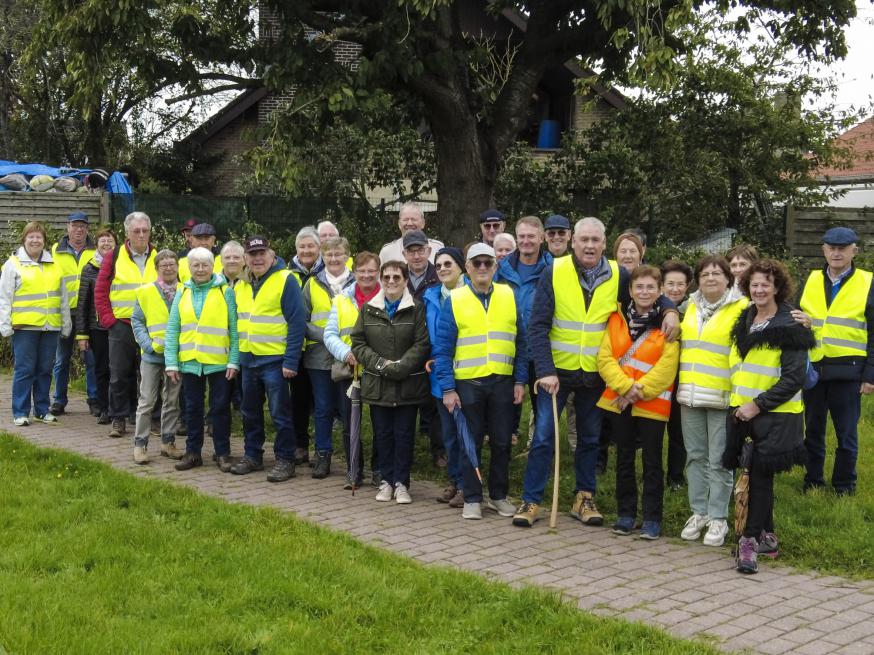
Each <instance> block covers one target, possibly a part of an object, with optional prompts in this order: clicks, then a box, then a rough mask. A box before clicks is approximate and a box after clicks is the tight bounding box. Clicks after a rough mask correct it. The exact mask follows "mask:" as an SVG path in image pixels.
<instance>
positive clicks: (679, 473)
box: [668, 385, 686, 484]
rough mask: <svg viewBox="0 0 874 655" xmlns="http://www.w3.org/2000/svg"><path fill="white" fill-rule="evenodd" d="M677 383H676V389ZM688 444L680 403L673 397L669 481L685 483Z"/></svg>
mask: <svg viewBox="0 0 874 655" xmlns="http://www.w3.org/2000/svg"><path fill="white" fill-rule="evenodd" d="M676 386H677V385H674V388H675V389H676ZM685 470H686V445H685V444H684V443H683V425H682V422H681V421H680V405H679V403H678V402H677V399H676V397H672V398H671V417H670V418H669V419H668V482H669V483H670V482H676V483H677V484H683V483H684V482H685V481H686V478H685V476H684V474H683V472H684V471H685Z"/></svg>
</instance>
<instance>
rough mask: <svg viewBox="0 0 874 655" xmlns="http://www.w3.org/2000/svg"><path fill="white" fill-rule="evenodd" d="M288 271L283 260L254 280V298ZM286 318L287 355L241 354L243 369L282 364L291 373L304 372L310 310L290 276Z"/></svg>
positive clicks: (284, 302)
mask: <svg viewBox="0 0 874 655" xmlns="http://www.w3.org/2000/svg"><path fill="white" fill-rule="evenodd" d="M284 268H285V262H283V261H282V259H280V258H279V257H277V258H276V261H275V262H273V266H271V267H270V269H269V270H268V271H267V272H266V273H265V274H264V275H262V276H261V278H260V279H255V277H254V276H252V282H251V284H252V296H253V297H255V296H257V295H258V291H259V290H260V289H261V287H262V286H263V285H264V282H266V281H267V278H269V277H270V276H271V275H273V274H274V273H275V272H276V271H281V270H282V269H284ZM280 304H281V305H282V316H283V317H284V318H285V322H286V323H288V334H287V335H286V337H285V354H284V355H253V354H252V353H244V352H241V353H240V365H241V366H245V367H247V368H254V367H256V366H264V365H265V364H273V363H276V362H280V361H281V362H282V367H283V368H287V369H289V370H291V371H300V357H301V351H302V350H303V336H304V333H305V332H306V326H307V325H306V309H305V308H304V306H303V295H301V291H300V287H299V286H298V284H297V280H296V279H294V276H293V275H289V276H288V278H286V280H285V287H284V288H283V289H282V298H281V299H280Z"/></svg>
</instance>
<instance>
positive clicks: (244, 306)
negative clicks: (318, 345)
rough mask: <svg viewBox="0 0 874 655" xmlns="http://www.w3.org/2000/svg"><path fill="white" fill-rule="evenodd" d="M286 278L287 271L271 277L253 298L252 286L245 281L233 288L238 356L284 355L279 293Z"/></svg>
mask: <svg viewBox="0 0 874 655" xmlns="http://www.w3.org/2000/svg"><path fill="white" fill-rule="evenodd" d="M289 275H291V271H289V270H281V271H276V272H275V273H273V274H271V275H270V277H268V278H267V281H266V282H264V284H263V285H262V286H261V288H260V289H259V290H258V295H257V296H255V297H254V298H253V297H252V293H253V289H252V285H251V284H250V283H249V282H247V281H246V280H242V279H241V280H239V281H238V282H237V284H236V285H235V286H234V293H235V294H236V296H237V333H238V334H239V337H240V352H244V353H252V354H253V355H256V356H261V355H284V354H285V338H286V336H287V335H288V324H287V323H286V322H285V316H284V315H283V314H282V292H283V290H284V289H285V281H286V279H288V276H289Z"/></svg>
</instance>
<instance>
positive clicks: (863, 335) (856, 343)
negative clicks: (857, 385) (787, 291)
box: [801, 268, 874, 362]
mask: <svg viewBox="0 0 874 655" xmlns="http://www.w3.org/2000/svg"><path fill="white" fill-rule="evenodd" d="M872 277H874V276H872V274H871V273H870V272H869V271H863V270H862V269H859V268H857V269H856V271H855V272H854V273H853V274H852V275H851V276H850V277H849V278H848V279H846V281H845V282H844V283H843V284H842V286H841V288H840V289H839V290H838V294H837V295H836V296H835V298H834V300H832V303H831V305H828V306H827V305H826V302H825V282H824V280H823V272H822V271H813V272H812V273H811V274H810V277H808V278H807V284H805V285H804V293H803V294H802V295H801V309H802V310H804V311H805V312H806V313H807V314H808V315H809V316H810V318H811V327H812V328H813V336H814V337H816V348H814V349H813V350H811V351H810V360H811V361H813V362H818V361H819V360H821V359H822V358H823V357H865V356H866V355H867V353H868V322H867V321H866V320H865V304H866V303H867V302H868V292H869V290H870V289H871V279H872Z"/></svg>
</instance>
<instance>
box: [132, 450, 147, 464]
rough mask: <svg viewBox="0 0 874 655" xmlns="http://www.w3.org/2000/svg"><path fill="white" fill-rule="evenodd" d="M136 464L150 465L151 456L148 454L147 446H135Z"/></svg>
mask: <svg viewBox="0 0 874 655" xmlns="http://www.w3.org/2000/svg"><path fill="white" fill-rule="evenodd" d="M134 462H135V463H137V464H148V463H149V454H148V453H147V452H146V448H145V446H134Z"/></svg>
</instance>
